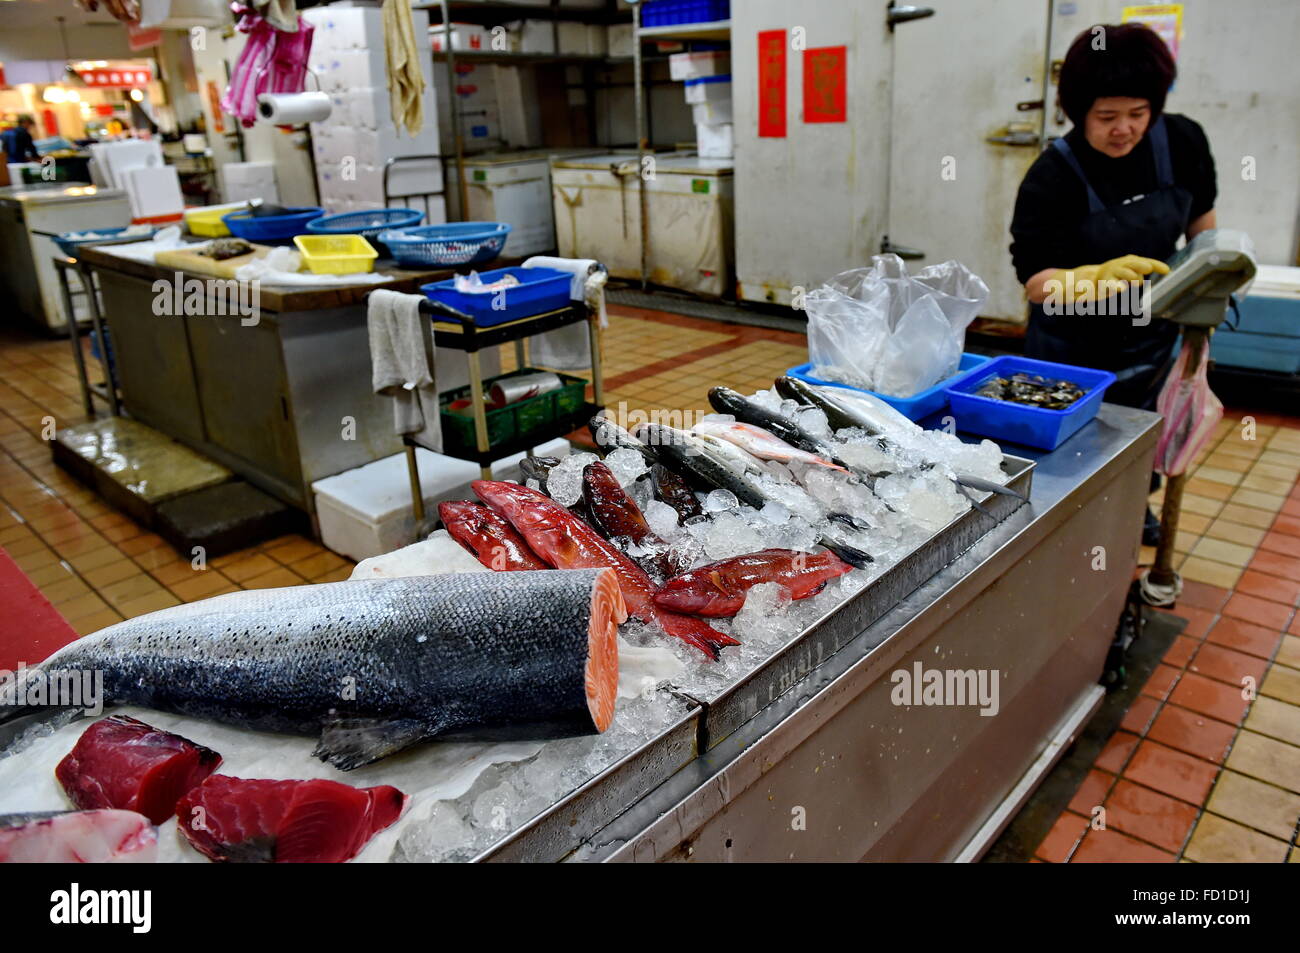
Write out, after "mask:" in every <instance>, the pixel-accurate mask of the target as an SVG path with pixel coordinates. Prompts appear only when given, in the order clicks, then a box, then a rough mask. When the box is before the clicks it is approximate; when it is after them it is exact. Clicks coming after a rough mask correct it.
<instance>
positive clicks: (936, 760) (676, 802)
mask: <svg viewBox="0 0 1300 953" xmlns="http://www.w3.org/2000/svg"><path fill="white" fill-rule="evenodd" d="M1159 428H1160V418H1159V417H1158V416H1156V415H1155V414H1151V413H1147V412H1144V411H1137V410H1131V409H1128V408H1125V407H1118V406H1115V405H1111V404H1106V405H1104V406H1103V407H1102V410H1101V412H1100V414H1099V416H1098V418H1097V419H1096V420H1095V421H1093V422H1092V423H1090V424H1089V425H1087V426H1086V427H1085V428H1084V429H1083V430H1081V431H1080V432H1079V433H1078V434H1076V435H1075V436H1074V437H1072V438H1071V439H1070V440H1069V441H1067V442H1066V443H1065V444H1064V445H1063V446H1062V447H1061V448H1059V449H1058V450H1057V451H1055V452H1053V453H1048V454H1036V453H1033V452H1031V451H1026V450H1023V449H1021V448H1015V447H1008V451H1009V452H1012V453H1018V454H1019V453H1023V454H1024V455H1026V456H1030V457H1037V458H1038V463H1037V467H1036V469H1035V475H1034V480H1033V489H1032V494H1031V505H1029V506H1024V507H1021V508H1020V509H1018V510H1016V511H1015V512H1013V513H1012V514H1011V515H1010V516H1008V517H1007V518H1006V519H1005V520H1003V521H1002V522H1001V523H1000V524H999V525H998V526H996V527H994V528H993V529H992V530H990V531H989V532H988V533H987V534H986V535H984V536H983V537H982V538H980V539H979V540H978V541H977V542H976V543H975V544H974V545H973V546H972V547H971V548H970V549H969V550H967V551H966V552H965V553H963V554H962V555H961V556H959V557H958V558H957V559H956V560H955V561H954V562H952V563H951V564H949V565H948V566H947V567H945V568H944V569H942V570H941V571H940V572H938V573H937V574H935V575H934V576H933V577H932V578H931V579H930V580H929V581H928V582H926V583H924V584H922V585H921V586H920V587H919V588H917V589H916V590H915V591H914V592H912V593H911V594H910V595H908V596H907V597H906V598H904V599H903V600H902V601H901V602H899V603H898V604H897V605H896V606H894V607H893V608H892V609H891V610H889V611H888V612H886V613H885V614H884V615H883V616H881V617H880V618H879V619H878V620H877V621H875V622H874V623H873V624H871V625H870V626H868V627H867V628H866V629H865V630H863V631H861V632H859V633H857V634H856V635H855V636H854V637H853V638H852V640H851V641H849V642H848V644H846V645H845V646H844V647H843V648H842V649H840V651H838V652H836V653H835V654H834V655H832V656H830V657H829V658H827V659H826V660H825V661H824V662H822V663H821V664H820V665H817V666H816V667H814V668H813V669H812V670H811V671H809V672H808V673H807V674H806V675H804V676H803V677H802V678H801V679H799V680H798V681H797V682H796V683H795V684H794V686H793V688H792V690H790V691H788V692H786V693H785V694H784V695H781V696H780V697H778V698H776V699H775V700H774V701H773V702H772V703H771V704H769V705H767V706H766V707H764V708H762V709H761V710H759V711H758V712H757V714H756V715H754V717H752V718H751V719H750V720H749V721H747V722H745V723H744V724H742V725H740V726H739V727H738V728H736V730H735V731H734V732H733V733H732V734H731V735H730V736H729V737H727V738H726V740H725V741H723V742H722V743H721V744H719V745H717V746H716V747H714V748H712V749H711V750H707V751H705V753H704V754H701V755H699V756H697V757H696V758H695V759H693V760H692V761H691V762H690V763H688V764H687V765H686V766H685V767H684V768H682V769H681V770H680V771H678V772H677V773H676V774H674V775H673V776H672V777H671V778H669V779H668V780H667V781H666V782H664V783H662V784H660V785H659V786H658V787H657V788H656V789H654V790H653V791H651V792H650V793H649V794H648V795H646V796H645V797H643V798H642V799H640V800H639V801H638V802H637V803H636V804H635V805H633V806H632V807H631V808H630V809H629V810H628V811H626V812H625V813H624V814H623V815H622V816H620V817H619V818H617V819H616V820H615V821H613V822H612V823H610V824H609V825H608V826H607V827H605V828H604V830H602V831H601V832H600V833H599V834H598V835H596V836H595V837H593V838H591V839H590V840H589V842H588V843H587V844H586V845H584V847H582V848H581V849H579V850H578V851H577V852H575V853H574V854H573V855H572V857H573V859H583V860H601V861H628V860H635V861H655V860H689V859H696V860H708V861H728V860H739V861H744V860H759V861H776V860H800V861H815V860H844V861H856V860H973V859H976V858H977V857H978V856H979V854H980V853H982V851H983V850H984V849H985V848H986V847H987V846H988V844H989V843H991V841H992V840H993V838H994V837H996V835H997V834H998V833H999V831H1000V830H1001V829H1002V827H1003V826H1004V825H1005V824H1006V822H1007V821H1008V820H1010V817H1011V816H1013V815H1014V812H1015V809H1016V808H1017V807H1018V805H1019V804H1020V803H1021V802H1022V801H1023V799H1024V798H1025V797H1026V796H1027V795H1028V793H1029V791H1031V790H1032V788H1033V786H1034V785H1035V784H1036V783H1037V781H1038V780H1039V779H1040V778H1041V776H1042V775H1043V774H1045V773H1046V771H1047V770H1048V769H1049V768H1050V766H1051V765H1052V764H1053V763H1054V761H1055V759H1056V757H1057V756H1058V755H1059V754H1060V752H1061V751H1062V750H1063V749H1064V748H1065V747H1066V746H1067V745H1068V744H1069V742H1070V741H1071V740H1072V739H1073V738H1074V736H1075V734H1076V733H1077V732H1078V730H1079V729H1080V728H1081V727H1082V725H1083V724H1084V723H1086V721H1087V719H1088V717H1089V716H1090V715H1091V713H1092V711H1094V710H1095V708H1096V705H1097V704H1098V703H1099V701H1100V698H1101V689H1100V688H1099V686H1098V684H1097V682H1098V679H1099V678H1100V676H1101V672H1102V666H1103V663H1104V660H1105V656H1106V650H1107V648H1108V646H1109V644H1110V641H1111V639H1112V637H1113V635H1114V630H1115V625H1116V623H1117V621H1118V618H1119V614H1120V610H1121V607H1122V605H1123V602H1124V597H1125V593H1126V591H1127V589H1128V585H1129V581H1130V580H1131V578H1132V575H1133V570H1134V567H1135V565H1136V562H1137V554H1138V542H1139V540H1138V528H1139V527H1140V526H1141V514H1142V508H1143V506H1144V505H1145V500H1146V495H1147V489H1148V480H1149V474H1150V468H1151V462H1152V459H1153V456H1154V450H1155V441H1156V437H1157V436H1158V434H1159ZM917 663H920V664H921V666H922V667H923V670H929V669H941V670H973V671H980V670H983V671H985V672H988V673H992V672H996V673H997V678H998V685H999V690H998V702H999V704H998V708H997V712H996V714H992V715H982V714H980V710H979V708H978V707H976V706H969V705H968V706H954V705H924V704H913V705H905V704H895V703H894V701H893V698H892V697H891V696H893V695H894V693H895V690H896V689H898V688H899V680H901V677H902V676H900V675H897V674H896V673H900V672H906V673H914V672H915V666H916V664H917ZM705 715H706V716H707V712H706V713H705ZM700 750H704V748H703V746H701V748H700Z"/></svg>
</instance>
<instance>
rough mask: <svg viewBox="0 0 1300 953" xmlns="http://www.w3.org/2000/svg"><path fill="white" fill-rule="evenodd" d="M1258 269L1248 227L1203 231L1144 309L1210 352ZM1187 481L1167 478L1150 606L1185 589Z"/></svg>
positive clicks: (1148, 585) (1144, 586) (1198, 349)
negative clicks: (1177, 550) (1182, 545)
mask: <svg viewBox="0 0 1300 953" xmlns="http://www.w3.org/2000/svg"><path fill="white" fill-rule="evenodd" d="M1255 268H1256V263H1255V253H1254V247H1253V245H1252V244H1251V241H1250V238H1249V237H1248V236H1247V235H1246V234H1245V233H1244V232H1237V231H1232V230H1229V229H1211V230H1209V231H1206V232H1202V233H1201V234H1199V235H1197V236H1196V237H1195V238H1194V239H1192V240H1191V241H1190V242H1188V243H1187V244H1186V245H1185V246H1184V247H1183V248H1182V249H1180V250H1179V252H1178V253H1177V254H1176V255H1175V256H1174V257H1173V258H1171V259H1170V260H1169V274H1167V275H1163V276H1161V277H1160V278H1159V279H1158V280H1156V281H1154V282H1152V284H1151V287H1150V288H1149V289H1148V290H1147V292H1146V294H1144V295H1143V306H1144V311H1145V313H1147V314H1149V315H1151V316H1152V317H1154V318H1160V319H1163V320H1165V321H1173V322H1174V323H1176V324H1178V325H1179V327H1180V329H1181V331H1182V346H1183V347H1184V348H1193V351H1192V353H1193V354H1198V355H1199V354H1201V353H1202V350H1203V349H1205V353H1207V354H1208V341H1209V338H1210V335H1211V333H1212V332H1213V330H1214V329H1215V328H1216V327H1218V326H1219V325H1220V324H1222V323H1223V320H1224V318H1225V317H1226V316H1227V312H1228V307H1229V305H1230V304H1231V303H1232V296H1233V294H1235V293H1237V292H1239V291H1242V290H1244V289H1245V287H1246V286H1247V285H1249V284H1250V282H1251V281H1252V280H1253V279H1254V277H1255ZM1198 369H1199V364H1198V363H1196V362H1193V361H1189V362H1188V364H1187V367H1186V368H1185V372H1184V379H1186V378H1189V377H1191V376H1192V375H1193V374H1195V373H1196V372H1197V370H1198ZM1186 484H1187V474H1186V473H1180V474H1178V475H1176V476H1171V477H1169V478H1168V479H1167V480H1166V483H1165V497H1164V503H1163V504H1162V506H1161V509H1160V545H1159V546H1158V547H1157V548H1156V559H1155V564H1154V565H1153V566H1152V567H1151V568H1150V569H1149V570H1147V571H1146V572H1145V573H1143V574H1142V577H1141V579H1140V580H1139V581H1138V583H1139V591H1140V593H1141V597H1142V600H1143V601H1144V602H1146V603H1147V604H1148V605H1154V606H1166V607H1167V606H1172V605H1174V604H1175V603H1176V602H1177V601H1178V596H1179V594H1180V593H1181V592H1182V588H1183V580H1182V577H1181V576H1179V574H1178V572H1177V571H1176V570H1175V569H1174V543H1175V540H1176V537H1177V535H1178V519H1179V515H1180V513H1181V511H1182V502H1183V489H1184V487H1185V486H1186Z"/></svg>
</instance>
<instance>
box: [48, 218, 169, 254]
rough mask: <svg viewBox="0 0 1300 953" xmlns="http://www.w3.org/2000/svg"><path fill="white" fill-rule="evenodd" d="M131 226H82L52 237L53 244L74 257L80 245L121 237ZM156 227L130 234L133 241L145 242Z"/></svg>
mask: <svg viewBox="0 0 1300 953" xmlns="http://www.w3.org/2000/svg"><path fill="white" fill-rule="evenodd" d="M129 227H131V226H127V225H123V226H122V227H120V228H82V229H78V230H77V231H73V232H64V233H63V234H61V235H60V236H59V237H58V238H56V239H54V244H56V245H58V246H59V250H60V251H62V252H63V254H65V255H67V256H68V257H69V258H76V257H77V251H78V249H80V248H81V246H82V245H85V244H86V243H88V242H102V241H104V240H105V239H109V240H113V239H118V238H123V236H124V233H125V232H126V230H127V228H129ZM157 232H158V229H156V228H154V229H150V230H149V231H147V232H136V233H135V234H134V235H132V236H130V240H131V241H133V242H147V241H148V240H149V239H151V238H153V237H154V235H155V234H157ZM73 235H80V236H82V237H81V238H72V237H71V236H73Z"/></svg>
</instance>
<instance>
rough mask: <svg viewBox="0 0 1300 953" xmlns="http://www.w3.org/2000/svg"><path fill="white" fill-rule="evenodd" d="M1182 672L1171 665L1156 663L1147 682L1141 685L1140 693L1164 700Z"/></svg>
mask: <svg viewBox="0 0 1300 953" xmlns="http://www.w3.org/2000/svg"><path fill="white" fill-rule="evenodd" d="M1182 674H1183V673H1182V669H1177V668H1174V667H1173V666H1172V665H1157V666H1156V669H1155V671H1154V672H1152V673H1151V677H1150V678H1148V679H1147V683H1146V684H1145V685H1143V686H1142V694H1143V695H1150V696H1151V697H1152V698H1158V699H1160V700H1161V701H1164V699H1165V698H1166V697H1167V696H1168V695H1169V693H1170V691H1172V690H1173V687H1174V686H1175V685H1176V684H1178V676H1180V675H1182Z"/></svg>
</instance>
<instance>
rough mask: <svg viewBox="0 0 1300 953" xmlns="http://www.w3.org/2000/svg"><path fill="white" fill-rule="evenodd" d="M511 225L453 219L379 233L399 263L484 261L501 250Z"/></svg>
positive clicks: (434, 263)
mask: <svg viewBox="0 0 1300 953" xmlns="http://www.w3.org/2000/svg"><path fill="white" fill-rule="evenodd" d="M509 234H510V226H509V225H507V224H505V223H504V222H452V223H449V224H446V225H418V226H416V227H415V228H401V229H390V230H388V231H384V232H380V233H379V240H380V241H381V242H383V243H384V244H385V245H387V246H388V250H389V252H390V253H391V254H392V256H393V260H394V261H396V262H397V263H398V264H399V265H442V266H444V267H447V266H452V265H481V264H483V263H485V262H489V261H491V260H492V259H493V258H496V257H497V256H498V255H500V254H501V249H503V248H505V246H506V237H507V236H508V235H509Z"/></svg>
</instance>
